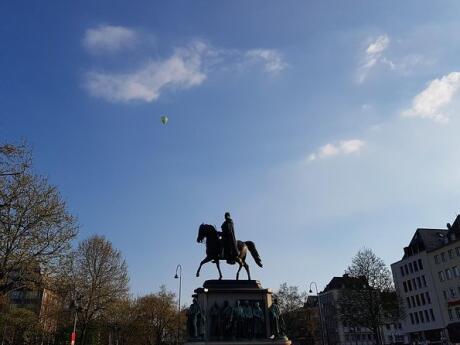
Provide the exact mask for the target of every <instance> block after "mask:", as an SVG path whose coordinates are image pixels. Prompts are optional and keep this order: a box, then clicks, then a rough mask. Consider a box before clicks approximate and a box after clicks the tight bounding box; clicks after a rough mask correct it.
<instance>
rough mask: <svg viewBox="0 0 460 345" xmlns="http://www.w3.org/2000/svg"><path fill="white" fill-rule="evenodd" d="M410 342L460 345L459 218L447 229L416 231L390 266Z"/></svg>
mask: <svg viewBox="0 0 460 345" xmlns="http://www.w3.org/2000/svg"><path fill="white" fill-rule="evenodd" d="M391 270H392V272H393V277H394V281H395V287H396V289H397V291H398V294H399V295H400V297H401V300H402V303H403V304H404V309H405V310H406V314H407V317H406V319H405V320H404V323H403V328H404V329H405V330H407V332H408V333H409V335H410V339H411V341H412V342H427V343H446V342H447V341H450V342H452V343H455V342H457V343H458V342H460V334H459V333H460V217H457V218H456V219H455V222H454V223H453V224H452V226H450V225H448V229H424V228H422V229H417V230H416V231H415V234H414V235H413V237H412V240H411V241H410V243H409V245H408V246H407V247H405V248H404V256H403V258H402V259H401V260H400V261H397V262H395V263H393V264H392V265H391Z"/></svg>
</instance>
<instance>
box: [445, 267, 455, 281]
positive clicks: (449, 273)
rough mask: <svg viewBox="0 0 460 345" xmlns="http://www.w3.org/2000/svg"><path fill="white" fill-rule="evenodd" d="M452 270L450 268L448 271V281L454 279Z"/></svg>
mask: <svg viewBox="0 0 460 345" xmlns="http://www.w3.org/2000/svg"><path fill="white" fill-rule="evenodd" d="M453 276H454V275H453V274H452V270H451V269H450V268H448V269H446V277H447V279H448V280H451V279H452V278H453Z"/></svg>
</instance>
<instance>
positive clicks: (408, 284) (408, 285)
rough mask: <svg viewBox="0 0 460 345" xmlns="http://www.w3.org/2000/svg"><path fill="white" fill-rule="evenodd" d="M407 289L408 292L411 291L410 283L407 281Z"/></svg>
mask: <svg viewBox="0 0 460 345" xmlns="http://www.w3.org/2000/svg"><path fill="white" fill-rule="evenodd" d="M407 288H408V289H409V291H412V283H411V282H410V280H408V281H407Z"/></svg>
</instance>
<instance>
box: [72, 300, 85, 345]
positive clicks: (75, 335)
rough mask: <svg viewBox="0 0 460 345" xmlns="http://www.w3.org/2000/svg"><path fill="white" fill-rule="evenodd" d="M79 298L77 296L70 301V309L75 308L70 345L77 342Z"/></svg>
mask: <svg viewBox="0 0 460 345" xmlns="http://www.w3.org/2000/svg"><path fill="white" fill-rule="evenodd" d="M81 297H82V296H81V295H77V297H76V298H75V299H74V300H73V301H72V307H73V308H75V318H74V321H73V331H72V334H71V336H70V345H75V341H76V340H77V319H78V311H79V310H80V300H81Z"/></svg>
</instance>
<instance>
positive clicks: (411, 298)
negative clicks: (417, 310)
mask: <svg viewBox="0 0 460 345" xmlns="http://www.w3.org/2000/svg"><path fill="white" fill-rule="evenodd" d="M410 301H411V302H412V306H413V307H415V298H414V296H410Z"/></svg>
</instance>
